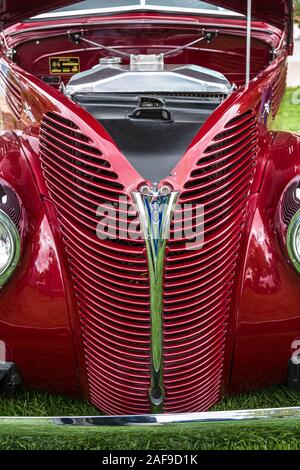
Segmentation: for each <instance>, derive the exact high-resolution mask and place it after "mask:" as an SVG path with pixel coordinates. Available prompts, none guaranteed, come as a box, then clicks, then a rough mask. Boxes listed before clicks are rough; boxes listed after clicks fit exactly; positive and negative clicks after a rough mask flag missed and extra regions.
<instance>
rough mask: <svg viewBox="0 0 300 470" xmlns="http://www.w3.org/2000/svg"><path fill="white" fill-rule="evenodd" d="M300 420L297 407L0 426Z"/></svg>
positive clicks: (9, 420)
mask: <svg viewBox="0 0 300 470" xmlns="http://www.w3.org/2000/svg"><path fill="white" fill-rule="evenodd" d="M299 418H300V407H292V408H266V409H256V410H236V411H208V412H205V413H184V414H156V415H130V416H125V415H124V416H60V417H40V418H39V417H0V426H1V425H5V424H7V425H18V424H19V425H22V426H23V425H28V426H39V425H41V426H43V425H49V424H52V425H55V426H162V425H173V424H213V425H215V424H220V423H230V422H231V423H238V422H239V423H241V422H242V423H245V424H246V423H247V422H253V421H266V422H267V421H270V420H272V421H275V420H280V421H286V420H293V419H299Z"/></svg>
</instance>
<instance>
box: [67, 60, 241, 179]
mask: <svg viewBox="0 0 300 470" xmlns="http://www.w3.org/2000/svg"><path fill="white" fill-rule="evenodd" d="M233 88H234V86H232V85H231V84H230V83H229V81H228V80H227V79H226V78H225V77H224V75H222V74H220V73H217V72H215V71H213V70H210V69H207V68H204V67H200V66H196V65H165V63H164V56H163V54H160V55H132V56H131V58H130V64H129V65H123V64H122V59H121V58H120V57H108V58H106V59H101V60H100V64H99V65H96V66H94V67H93V68H92V69H91V70H88V71H85V72H82V73H79V74H75V75H74V76H73V77H72V78H71V79H70V81H69V82H68V84H67V86H66V87H65V88H64V93H65V95H66V96H68V97H69V98H70V99H72V100H73V101H75V102H76V103H77V104H79V105H80V106H82V107H83V108H85V109H86V110H87V111H88V112H89V113H90V114H91V115H92V116H94V117H95V119H97V121H98V122H99V123H100V124H101V125H102V126H103V127H104V128H105V129H106V131H107V132H108V133H109V134H110V136H111V137H112V138H113V139H114V140H115V142H116V144H117V145H118V147H119V148H120V150H121V151H122V152H123V153H124V155H125V156H126V158H127V159H128V160H129V161H130V163H131V164H132V165H133V166H134V167H135V168H136V170H137V171H138V172H139V173H140V174H141V175H142V176H143V177H144V178H145V179H149V180H150V181H152V182H154V183H156V182H158V181H159V180H160V179H161V178H163V177H166V176H168V175H169V174H170V172H171V171H172V169H173V168H174V167H175V166H176V164H177V162H178V161H179V160H180V158H181V157H182V156H183V155H184V153H185V151H186V150H187V148H188V146H189V145H190V143H191V142H192V140H193V138H194V137H195V136H196V134H197V132H198V131H199V129H200V127H201V126H202V125H203V123H204V122H205V121H206V120H207V118H208V117H209V116H210V114H211V113H212V112H213V111H214V110H215V109H216V107H217V106H218V105H219V104H220V103H221V102H222V101H223V100H224V99H226V98H227V96H228V95H229V94H230V93H231V91H232V89H233Z"/></svg>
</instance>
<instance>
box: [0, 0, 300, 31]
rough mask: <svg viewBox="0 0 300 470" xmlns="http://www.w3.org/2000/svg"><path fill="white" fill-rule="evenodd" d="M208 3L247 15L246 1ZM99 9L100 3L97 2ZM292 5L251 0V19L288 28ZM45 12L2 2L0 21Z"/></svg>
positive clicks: (50, 5)
mask: <svg viewBox="0 0 300 470" xmlns="http://www.w3.org/2000/svg"><path fill="white" fill-rule="evenodd" d="M72 3H74V2H73V0H51V2H47V7H46V8H47V11H50V10H52V9H55V8H59V7H62V6H66V5H69V4H72ZM208 3H213V4H214V5H219V6H222V7H224V8H227V9H229V10H232V11H237V12H239V13H242V14H244V15H245V14H246V13H247V0H243V1H239V2H237V1H236V0H214V1H211V2H209V1H208ZM99 8H101V2H99ZM292 9H293V3H292V1H291V0H252V11H253V17H254V18H255V17H256V18H257V19H260V20H263V21H266V22H267V23H269V24H273V25H274V26H277V27H279V28H281V29H284V28H285V26H286V25H287V24H289V26H290V18H291V16H292ZM44 12H45V5H44V4H41V2H39V1H37V0H35V1H33V0H24V1H23V2H22V5H20V2H19V1H18V0H3V1H2V2H1V5H0V19H1V21H3V23H4V24H5V25H6V26H9V25H10V24H14V23H16V22H17V21H22V20H25V19H28V18H30V17H31V16H34V15H37V14H38V13H44Z"/></svg>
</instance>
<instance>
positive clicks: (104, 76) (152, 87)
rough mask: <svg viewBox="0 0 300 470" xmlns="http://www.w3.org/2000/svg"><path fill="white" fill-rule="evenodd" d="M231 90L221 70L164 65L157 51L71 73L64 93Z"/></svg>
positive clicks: (69, 94) (213, 91)
mask: <svg viewBox="0 0 300 470" xmlns="http://www.w3.org/2000/svg"><path fill="white" fill-rule="evenodd" d="M118 59H119V58H118ZM103 62H104V63H103ZM116 62H117V61H116ZM119 62H120V60H119ZM231 90H232V86H231V84H230V83H229V81H228V80H227V79H226V78H225V77H224V75H222V74H221V73H218V72H215V71H214V70H210V69H207V68H205V67H200V66H198V65H165V64H164V59H163V55H162V54H159V55H146V56H145V55H132V56H131V60H130V64H129V65H123V64H121V63H111V62H110V61H109V60H108V59H107V61H106V63H105V61H103V60H102V61H101V63H100V64H99V65H96V66H95V67H93V68H92V69H91V70H87V71H85V72H81V73H78V74H76V75H74V76H73V77H72V78H71V80H70V81H69V83H68V85H67V87H66V90H65V93H66V95H67V96H69V97H70V98H72V97H73V96H74V95H76V94H77V93H143V94H147V93H199V94H201V93H209V94H210V93H216V94H220V95H228V94H229V93H230V92H231Z"/></svg>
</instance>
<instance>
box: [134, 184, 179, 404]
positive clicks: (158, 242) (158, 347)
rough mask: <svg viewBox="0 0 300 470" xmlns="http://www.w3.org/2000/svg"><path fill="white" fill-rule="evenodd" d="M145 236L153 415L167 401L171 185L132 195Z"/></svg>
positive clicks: (173, 193) (173, 199)
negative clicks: (167, 258)
mask: <svg viewBox="0 0 300 470" xmlns="http://www.w3.org/2000/svg"><path fill="white" fill-rule="evenodd" d="M132 198H133V201H134V203H135V205H136V208H137V211H138V213H139V217H140V222H141V229H142V232H143V235H144V239H145V243H146V249H147V257H148V267H149V277H150V319H151V384H150V390H149V399H150V402H151V411H152V413H160V412H162V409H163V401H164V381H163V269H164V258H165V249H166V243H167V240H168V238H169V233H170V224H171V220H172V217H173V213H174V209H175V205H176V201H177V198H178V192H177V191H171V190H170V188H169V187H168V186H163V187H162V188H161V189H159V190H157V189H156V188H154V189H151V188H149V187H148V186H143V187H142V188H141V191H140V192H137V191H134V192H132Z"/></svg>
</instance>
